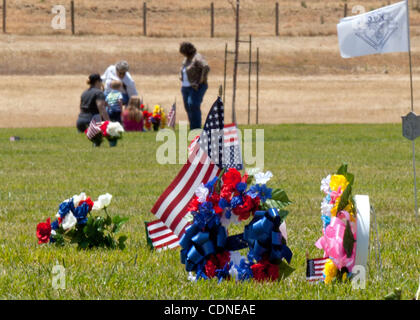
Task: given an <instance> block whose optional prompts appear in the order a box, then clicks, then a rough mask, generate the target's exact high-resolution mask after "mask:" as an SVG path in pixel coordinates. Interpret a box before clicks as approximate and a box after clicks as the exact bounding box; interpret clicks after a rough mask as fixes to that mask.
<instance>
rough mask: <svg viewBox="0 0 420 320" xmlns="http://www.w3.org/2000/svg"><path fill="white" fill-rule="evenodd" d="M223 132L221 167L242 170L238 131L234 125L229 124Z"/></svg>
mask: <svg viewBox="0 0 420 320" xmlns="http://www.w3.org/2000/svg"><path fill="white" fill-rule="evenodd" d="M223 132H224V148H223V167H224V168H236V169H237V170H242V167H243V165H242V153H241V147H240V146H241V145H240V142H239V139H238V129H237V128H236V126H235V125H234V124H229V125H226V126H225V127H224V129H223Z"/></svg>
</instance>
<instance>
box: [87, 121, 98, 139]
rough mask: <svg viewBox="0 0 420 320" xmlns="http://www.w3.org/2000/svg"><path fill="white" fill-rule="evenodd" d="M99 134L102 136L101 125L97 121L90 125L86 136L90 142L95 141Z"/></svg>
mask: <svg viewBox="0 0 420 320" xmlns="http://www.w3.org/2000/svg"><path fill="white" fill-rule="evenodd" d="M98 134H102V131H101V128H100V123H97V122H96V121H95V119H92V121H91V122H90V123H89V127H88V128H87V129H86V136H87V137H88V139H89V140H94V139H95V137H96V136H97V135H98Z"/></svg>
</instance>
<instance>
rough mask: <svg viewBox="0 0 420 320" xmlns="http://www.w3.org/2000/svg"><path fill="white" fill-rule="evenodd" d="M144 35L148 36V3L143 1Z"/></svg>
mask: <svg viewBox="0 0 420 320" xmlns="http://www.w3.org/2000/svg"><path fill="white" fill-rule="evenodd" d="M143 35H145V36H147V3H146V2H143Z"/></svg>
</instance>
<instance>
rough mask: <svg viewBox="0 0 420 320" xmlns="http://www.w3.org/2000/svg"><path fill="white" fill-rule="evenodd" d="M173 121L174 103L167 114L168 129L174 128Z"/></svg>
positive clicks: (174, 114) (174, 117) (174, 113)
mask: <svg viewBox="0 0 420 320" xmlns="http://www.w3.org/2000/svg"><path fill="white" fill-rule="evenodd" d="M175 119H176V103H174V104H173V105H172V109H171V111H169V114H168V127H171V128H175Z"/></svg>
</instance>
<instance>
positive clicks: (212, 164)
mask: <svg viewBox="0 0 420 320" xmlns="http://www.w3.org/2000/svg"><path fill="white" fill-rule="evenodd" d="M223 128H224V107H223V103H222V101H221V99H220V98H218V99H217V100H216V102H215V103H214V104H213V106H212V107H211V109H210V112H209V114H208V116H207V119H206V122H205V124H204V129H203V131H202V133H201V135H200V137H198V138H196V139H194V140H193V142H192V144H191V145H190V147H189V154H190V155H189V157H188V160H187V163H186V164H185V165H184V166H183V167H182V169H181V171H180V172H179V173H178V175H177V176H176V177H175V179H174V180H173V181H172V183H171V184H170V185H169V187H168V188H167V189H166V190H165V191H164V192H163V194H162V195H161V196H160V197H159V199H158V200H157V201H156V203H155V205H154V206H153V208H152V210H151V212H152V213H153V214H154V215H155V216H156V217H157V218H158V220H160V221H161V222H162V223H163V224H164V225H166V226H167V227H168V228H169V229H170V230H171V231H172V232H173V233H174V234H175V235H176V236H178V237H179V238H180V237H181V236H182V234H183V233H184V231H185V228H186V227H187V226H188V224H189V221H188V220H187V219H184V217H185V215H186V214H187V213H188V204H189V202H190V201H191V199H192V198H193V196H194V193H195V190H196V189H197V187H198V186H199V185H200V184H201V183H204V184H205V183H207V182H208V181H210V180H211V179H213V178H214V177H215V176H216V175H219V173H220V171H221V169H222V168H223V167H224V166H223V162H222V160H224V159H223V149H224V131H223ZM237 150H239V149H237ZM236 158H238V157H236Z"/></svg>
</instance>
